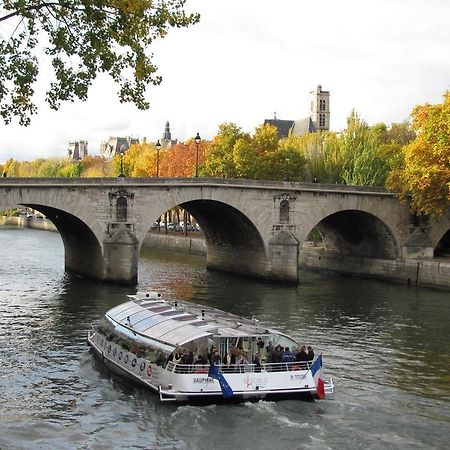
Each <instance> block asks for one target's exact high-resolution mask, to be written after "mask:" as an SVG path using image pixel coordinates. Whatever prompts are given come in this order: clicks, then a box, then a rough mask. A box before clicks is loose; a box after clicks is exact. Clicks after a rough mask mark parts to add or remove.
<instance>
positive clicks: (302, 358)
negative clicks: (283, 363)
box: [295, 345, 308, 367]
mask: <svg viewBox="0 0 450 450" xmlns="http://www.w3.org/2000/svg"><path fill="white" fill-rule="evenodd" d="M295 360H296V361H299V362H302V363H306V361H308V354H307V353H306V345H302V346H301V347H300V351H299V352H298V353H297V354H296V355H295ZM306 365H307V364H301V366H302V367H303V366H306Z"/></svg>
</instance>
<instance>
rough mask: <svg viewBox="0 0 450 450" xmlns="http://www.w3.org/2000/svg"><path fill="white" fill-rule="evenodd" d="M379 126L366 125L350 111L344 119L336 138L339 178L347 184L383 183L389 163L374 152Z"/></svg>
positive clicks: (379, 130)
mask: <svg viewBox="0 0 450 450" xmlns="http://www.w3.org/2000/svg"><path fill="white" fill-rule="evenodd" d="M381 130H382V128H380V127H378V126H375V127H374V128H371V127H369V125H367V123H366V122H365V121H363V120H362V119H361V118H360V117H359V115H358V114H357V113H356V112H355V111H352V112H351V113H350V115H349V117H348V118H347V129H346V130H345V131H344V132H343V133H342V135H341V137H340V143H341V151H342V153H341V155H342V162H343V167H342V174H341V176H342V180H343V181H344V182H345V183H346V184H351V185H359V186H361V185H369V186H384V184H385V181H386V178H387V175H388V173H389V166H388V164H387V162H386V160H385V159H383V158H382V157H381V155H380V154H379V153H378V151H377V141H378V137H379V133H380V132H381Z"/></svg>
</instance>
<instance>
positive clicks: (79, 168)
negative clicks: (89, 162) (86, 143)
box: [78, 157, 81, 178]
mask: <svg viewBox="0 0 450 450" xmlns="http://www.w3.org/2000/svg"><path fill="white" fill-rule="evenodd" d="M80 177H81V157H78V178H80Z"/></svg>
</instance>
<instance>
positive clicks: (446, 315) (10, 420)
mask: <svg viewBox="0 0 450 450" xmlns="http://www.w3.org/2000/svg"><path fill="white" fill-rule="evenodd" d="M0 243H1V251H2V259H1V265H0V317H1V321H0V348H1V353H0V391H1V397H0V417H1V419H0V449H2V450H10V449H13V450H14V449H33V450H34V449H58V450H61V449H96V450H100V449H105V450H106V449H211V448H214V449H216V450H219V449H378V448H392V449H397V448H398V449H402V448H405V449H422V448H427V449H444V448H448V445H449V444H448V442H449V441H450V293H449V292H446V291H439V290H431V289H425V288H421V289H416V288H414V287H407V286H403V285H395V284H390V283H384V282H377V281H371V280H362V279H352V278H344V277H338V276H332V275H319V274H314V273H302V274H301V283H300V285H299V286H296V287H294V286H282V285H277V284H270V283H266V282H262V281H257V280H249V279H246V278H243V277H236V276H232V275H227V274H221V273H217V272H210V271H207V270H206V269H205V261H204V259H203V258H202V257H192V256H188V255H182V254H176V253H170V252H161V251H158V252H156V251H148V250H147V251H143V252H142V254H141V259H140V262H139V280H140V281H139V286H138V287H137V288H138V289H140V290H146V289H152V290H157V291H159V292H161V293H162V294H163V296H164V297H166V298H169V299H174V298H179V299H184V300H192V301H195V302H199V303H204V304H208V305H214V306H217V307H220V308H222V309H225V310H226V311H229V312H232V313H237V314H241V315H244V316H247V317H251V316H255V317H256V318H257V319H259V320H260V321H261V322H266V323H268V324H270V325H271V326H273V327H274V328H280V329H282V330H284V331H285V332H287V333H289V334H291V335H292V336H293V337H295V338H296V339H297V340H298V341H299V342H301V343H305V344H311V345H313V347H314V349H315V352H316V354H319V353H321V352H322V353H323V358H324V371H325V374H326V376H332V377H333V378H334V380H335V383H336V393H335V394H334V395H333V396H332V397H331V396H330V397H327V399H326V400H324V401H314V402H306V401H289V400H288V401H282V402H258V403H244V404H240V405H232V406H230V405H210V406H206V407H198V406H177V405H173V404H160V402H159V399H158V397H157V396H156V395H154V394H152V393H151V392H148V391H145V390H144V389H141V388H139V387H135V386H133V385H131V384H129V383H127V382H125V381H123V380H121V379H119V378H118V377H116V376H114V375H111V374H110V373H109V372H108V371H107V370H105V369H104V367H103V366H102V365H101V363H100V362H99V361H98V360H97V359H95V358H94V357H93V355H92V353H91V352H90V351H89V349H88V347H87V346H86V332H87V330H88V329H89V327H90V324H91V323H92V322H93V321H95V320H97V319H98V318H100V317H101V316H102V315H103V314H104V313H105V311H106V310H107V309H109V308H110V307H112V306H114V305H117V304H118V303H121V302H123V301H124V295H125V294H126V293H129V292H135V289H130V288H129V287H128V288H126V287H121V286H116V285H112V284H105V283H99V282H96V281H89V280H85V279H83V278H79V277H76V276H73V275H70V274H67V273H65V271H64V250H63V245H62V241H61V238H60V236H59V235H58V234H57V233H52V232H46V231H37V230H32V229H19V228H7V227H2V228H0Z"/></svg>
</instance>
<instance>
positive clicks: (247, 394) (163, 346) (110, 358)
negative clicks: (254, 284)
mask: <svg viewBox="0 0 450 450" xmlns="http://www.w3.org/2000/svg"><path fill="white" fill-rule="evenodd" d="M127 297H128V301H127V302H125V303H122V304H120V305H118V306H115V307H114V308H112V309H110V310H109V311H108V312H106V314H105V317H103V318H102V319H101V320H100V321H99V322H98V324H96V325H95V326H93V328H92V330H90V331H89V332H88V337H87V339H88V344H89V345H90V346H91V347H92V349H93V350H94V352H95V353H96V354H97V355H99V356H100V358H101V359H102V361H103V362H104V363H105V365H106V366H107V367H108V368H109V369H111V370H112V371H113V372H115V373H117V374H118V375H121V376H123V377H125V378H128V379H130V380H132V381H134V382H137V383H139V384H140V385H142V386H144V387H146V388H150V389H152V390H153V391H155V392H157V393H158V395H159V398H160V400H161V401H173V402H188V403H195V402H202V403H216V402H220V401H225V402H239V401H257V400H275V399H292V398H302V397H303V398H309V399H315V398H316V399H317V398H319V399H321V398H324V397H325V394H331V393H333V391H334V383H333V380H332V379H331V378H330V379H329V380H324V378H323V375H322V355H319V356H318V357H316V358H314V359H312V358H311V356H312V355H310V356H309V357H307V358H304V357H303V356H304V352H302V353H301V354H300V353H298V351H299V349H300V346H299V345H298V344H297V343H296V342H295V341H294V340H293V339H292V338H291V337H289V336H288V335H286V334H284V333H282V332H280V331H276V330H273V329H271V328H267V327H265V326H263V325H261V324H260V323H259V322H258V320H256V319H245V318H241V317H239V316H236V315H234V314H229V313H227V312H224V311H221V310H219V309H216V308H212V307H208V306H202V305H198V304H193V303H189V302H185V301H179V300H175V301H166V300H163V299H162V298H161V295H160V294H159V293H157V292H138V293H137V294H135V295H128V296H127ZM280 349H282V351H283V353H282V356H281V360H280ZM295 355H296V356H295ZM299 355H300V356H299ZM308 359H309V360H308Z"/></svg>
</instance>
